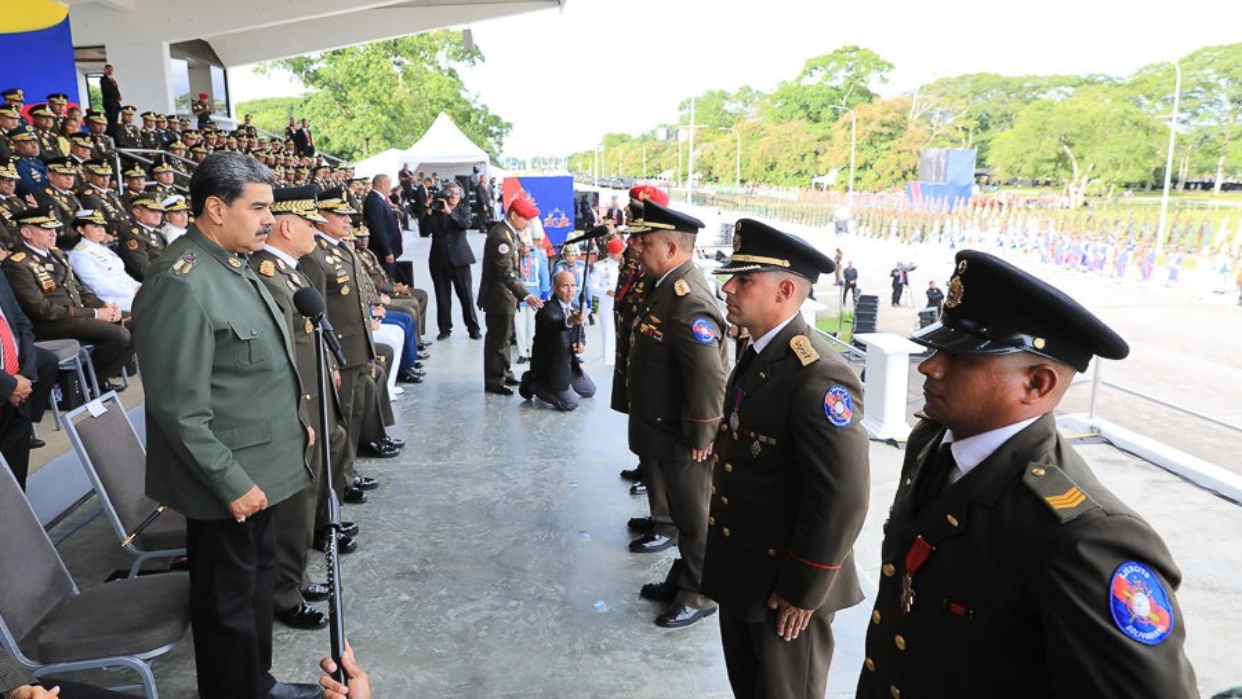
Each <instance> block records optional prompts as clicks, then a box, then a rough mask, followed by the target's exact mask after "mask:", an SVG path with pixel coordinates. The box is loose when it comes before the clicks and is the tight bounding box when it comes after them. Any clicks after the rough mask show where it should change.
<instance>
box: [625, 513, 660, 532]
mask: <svg viewBox="0 0 1242 699" xmlns="http://www.w3.org/2000/svg"><path fill="white" fill-rule="evenodd" d="M625 526H627V527H629V528H630V529H632V530H634V531H636V532H638V533H640V534H646V533H647V532H649V531H651V530H652V529H654V528H655V520H654V519H652V518H650V517H630V521H628V522H626V523H625Z"/></svg>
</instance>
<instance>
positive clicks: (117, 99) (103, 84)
mask: <svg viewBox="0 0 1242 699" xmlns="http://www.w3.org/2000/svg"><path fill="white" fill-rule="evenodd" d="M99 91H100V92H102V93H103V102H104V106H105V107H109V106H115V107H120V106H121V88H120V87H118V86H117V84H116V78H114V77H112V76H111V75H105V76H103V77H102V78H100V79H99Z"/></svg>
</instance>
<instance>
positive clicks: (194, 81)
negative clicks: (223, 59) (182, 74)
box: [190, 63, 216, 128]
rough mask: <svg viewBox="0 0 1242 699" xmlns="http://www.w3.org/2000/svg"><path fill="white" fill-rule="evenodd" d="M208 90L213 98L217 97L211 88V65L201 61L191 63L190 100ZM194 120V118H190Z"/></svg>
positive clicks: (196, 125) (195, 125)
mask: <svg viewBox="0 0 1242 699" xmlns="http://www.w3.org/2000/svg"><path fill="white" fill-rule="evenodd" d="M204 92H206V93H207V94H208V95H211V98H212V99H215V98H216V95H215V94H214V91H213V90H212V89H211V66H209V65H206V64H203V63H199V64H192V65H190V101H191V102H193V101H194V100H196V99H198V96H199V95H200V94H202V93H204ZM190 121H192V122H193V121H194V119H190ZM194 128H198V123H197V122H195V123H194Z"/></svg>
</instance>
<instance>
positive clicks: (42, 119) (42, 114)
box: [30, 104, 68, 162]
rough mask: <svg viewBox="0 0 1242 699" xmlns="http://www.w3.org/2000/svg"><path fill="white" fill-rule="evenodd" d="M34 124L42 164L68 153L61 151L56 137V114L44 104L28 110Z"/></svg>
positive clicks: (58, 139) (58, 138)
mask: <svg viewBox="0 0 1242 699" xmlns="http://www.w3.org/2000/svg"><path fill="white" fill-rule="evenodd" d="M30 118H31V120H32V121H33V122H34V130H35V137H36V138H37V139H39V157H40V158H41V159H42V160H43V162H48V161H51V160H55V159H57V158H63V157H65V156H66V155H68V153H66V152H64V151H63V150H61V147H60V137H58V136H57V135H56V131H55V125H56V113H55V112H53V111H52V109H51V107H49V106H47V105H46V104H41V105H39V106H37V107H35V108H34V109H31V110H30Z"/></svg>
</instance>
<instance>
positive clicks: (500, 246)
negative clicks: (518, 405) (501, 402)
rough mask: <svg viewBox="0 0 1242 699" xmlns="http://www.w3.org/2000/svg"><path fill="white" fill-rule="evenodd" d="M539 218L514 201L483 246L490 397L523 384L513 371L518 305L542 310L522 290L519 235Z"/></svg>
mask: <svg viewBox="0 0 1242 699" xmlns="http://www.w3.org/2000/svg"><path fill="white" fill-rule="evenodd" d="M538 216H539V209H537V208H536V207H535V205H534V203H533V202H531V201H530V200H528V199H514V200H513V202H512V203H511V204H509V211H508V212H506V215H505V218H504V219H503V220H501V221H500V222H499V223H497V224H496V225H494V226H492V228H491V230H490V231H488V233H487V240H486V241H485V242H484V243H483V271H482V274H481V275H480V279H479V301H478V306H479V308H481V309H482V310H483V315H484V322H485V323H486V325H487V335H486V337H485V338H484V339H483V390H485V391H487V392H488V393H495V394H498V395H502V396H511V395H513V389H511V388H509V387H510V386H517V385H518V384H519V383H521V382H520V381H518V379H517V377H515V376H514V375H513V370H512V369H510V360H511V358H512V357H511V351H510V345H509V338H511V337H513V323H514V316H515V315H516V314H517V304H518V301H525V302H526V304H527V305H529V306H530V307H531V308H535V309H539V308H542V307H543V301H541V300H540V299H539V296H538V295H537V294H532V293H531V292H530V291H529V290H527V288H526V287H525V286H522V280H521V265H520V262H519V253H518V234H520V233H521V232H522V231H524V230H526V227H527V226H528V225H530V220H531V219H533V218H537V217H538Z"/></svg>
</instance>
